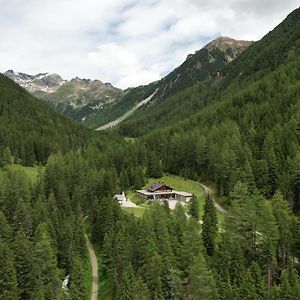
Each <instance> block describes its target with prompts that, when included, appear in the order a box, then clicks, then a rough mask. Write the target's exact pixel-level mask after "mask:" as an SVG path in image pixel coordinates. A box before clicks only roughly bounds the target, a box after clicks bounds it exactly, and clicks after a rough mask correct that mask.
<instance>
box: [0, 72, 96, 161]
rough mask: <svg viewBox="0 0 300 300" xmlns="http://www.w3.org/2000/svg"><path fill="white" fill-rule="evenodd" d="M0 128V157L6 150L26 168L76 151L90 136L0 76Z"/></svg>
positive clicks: (78, 126)
mask: <svg viewBox="0 0 300 300" xmlns="http://www.w3.org/2000/svg"><path fill="white" fill-rule="evenodd" d="M0 128H1V130H0V156H1V153H3V151H4V150H5V149H6V150H8V151H9V152H10V153H11V154H12V155H13V156H14V157H15V161H16V162H20V163H22V164H25V165H33V164H34V163H35V162H39V163H45V162H46V161H47V159H48V157H49V155H50V154H51V153H56V152H58V151H60V152H66V151H69V150H71V149H74V148H78V147H80V146H81V145H83V143H84V142H86V140H87V139H88V137H90V136H91V134H92V132H90V131H89V130H88V129H86V128H84V127H83V126H81V125H80V124H78V123H76V122H75V121H73V120H71V119H69V118H66V117H64V116H62V115H59V114H58V113H56V112H55V111H53V110H52V109H51V108H49V107H48V106H47V105H46V104H45V103H42V102H41V101H39V100H37V99H36V98H34V97H33V96H32V95H31V94H29V93H28V92H27V91H26V90H24V89H23V88H21V87H20V86H19V85H17V84H16V83H14V82H13V81H12V80H10V79H9V78H7V77H6V76H3V75H1V74H0Z"/></svg>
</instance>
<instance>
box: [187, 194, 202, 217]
mask: <svg viewBox="0 0 300 300" xmlns="http://www.w3.org/2000/svg"><path fill="white" fill-rule="evenodd" d="M199 208H200V205H199V200H198V199H197V197H196V196H195V195H193V196H192V198H191V200H190V210H189V212H190V215H191V217H193V218H194V219H195V220H197V221H198V220H199V217H200V213H199Z"/></svg>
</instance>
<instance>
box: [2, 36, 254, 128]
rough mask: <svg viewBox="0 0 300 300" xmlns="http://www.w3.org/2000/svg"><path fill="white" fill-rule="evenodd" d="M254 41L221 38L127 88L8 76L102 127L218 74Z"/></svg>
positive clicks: (56, 77)
mask: <svg viewBox="0 0 300 300" xmlns="http://www.w3.org/2000/svg"><path fill="white" fill-rule="evenodd" d="M251 43H252V42H248V41H238V40H233V39H230V38H225V37H220V38H218V39H216V40H215V41H212V42H211V43H209V44H208V45H206V46H205V47H204V48H203V49H201V50H199V51H197V52H196V53H194V54H190V55H189V56H188V57H187V59H186V61H185V62H184V63H183V64H182V65H180V66H179V67H178V68H176V69H175V70H174V71H172V72H171V73H170V74H169V75H167V76H166V77H164V78H163V79H161V80H160V81H157V82H153V83H151V84H149V85H146V86H140V87H137V88H129V89H127V90H125V91H122V90H120V89H118V88H115V87H113V86H112V85H111V84H110V83H102V82H101V81H100V80H94V81H92V80H90V79H80V78H78V77H76V78H74V79H72V80H70V81H66V80H63V79H62V78H61V77H60V76H59V75H57V74H48V73H41V74H37V75H27V74H24V73H15V72H13V71H11V70H10V71H7V72H5V75H6V76H8V77H9V78H11V79H13V80H14V81H15V82H17V83H18V84H20V85H21V86H22V87H24V88H25V89H27V90H28V91H30V92H31V93H32V94H33V95H34V96H36V97H37V98H39V99H41V100H43V101H45V102H46V103H47V104H48V105H49V106H51V107H52V108H54V109H55V110H56V111H58V112H60V113H63V114H65V115H67V116H70V117H72V118H73V119H75V120H77V121H81V122H83V124H85V125H86V126H87V127H91V128H98V127H100V126H102V125H105V124H107V123H109V122H112V121H115V120H117V119H118V118H121V119H125V118H128V117H129V116H130V115H131V113H130V112H132V114H134V111H135V107H140V109H145V107H147V106H149V105H150V104H151V103H155V102H157V101H161V100H163V99H166V98H167V97H169V96H171V95H174V94H176V93H177V92H179V91H182V90H184V89H185V88H187V87H190V86H193V85H194V84H195V83H196V82H202V81H205V80H207V79H210V78H212V77H214V76H216V74H217V73H218V71H219V70H221V69H222V68H223V67H224V66H225V65H227V64H228V63H229V62H231V61H232V60H234V59H235V58H236V57H237V56H238V55H239V54H240V53H241V52H242V51H244V50H245V49H246V48H247V47H248V46H249V45H250V44H251ZM149 96H152V98H151V101H145V100H146V99H148V97H149ZM139 103H141V104H143V105H140V104H139ZM140 109H139V110H138V111H137V114H138V113H139V111H140ZM123 116H124V117H123ZM114 123H115V124H117V122H114Z"/></svg>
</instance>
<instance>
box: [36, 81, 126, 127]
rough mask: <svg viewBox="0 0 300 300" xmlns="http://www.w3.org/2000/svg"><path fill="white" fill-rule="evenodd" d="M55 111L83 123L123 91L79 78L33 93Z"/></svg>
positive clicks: (87, 121) (117, 97) (106, 84)
mask: <svg viewBox="0 0 300 300" xmlns="http://www.w3.org/2000/svg"><path fill="white" fill-rule="evenodd" d="M33 94H34V95H35V96H36V97H37V98H39V99H42V100H43V101H45V102H46V103H47V104H48V105H50V106H51V107H53V108H54V109H55V110H56V111H58V112H60V113H63V114H65V115H67V116H70V117H72V118H73V119H75V120H77V121H82V122H84V123H87V124H88V123H89V122H93V119H94V118H95V117H97V116H96V115H97V113H98V112H99V111H100V110H102V109H103V108H104V107H106V106H109V105H111V104H112V103H113V102H115V101H117V100H118V99H119V98H120V97H121V96H122V95H123V94H124V93H123V91H122V90H120V89H118V88H115V87H113V86H112V85H111V84H110V83H103V82H101V81H100V80H93V81H92V80H90V79H80V78H78V77H76V78H74V79H72V80H70V81H66V82H65V83H64V84H63V85H62V86H60V87H59V88H58V89H57V90H56V91H54V92H53V93H45V92H43V91H40V92H35V93H33Z"/></svg>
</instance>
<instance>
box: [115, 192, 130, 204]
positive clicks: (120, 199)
mask: <svg viewBox="0 0 300 300" xmlns="http://www.w3.org/2000/svg"><path fill="white" fill-rule="evenodd" d="M114 199H117V200H118V201H120V202H121V201H122V202H123V201H127V199H126V196H125V193H124V192H123V193H122V194H121V195H118V194H117V195H115V196H114Z"/></svg>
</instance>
